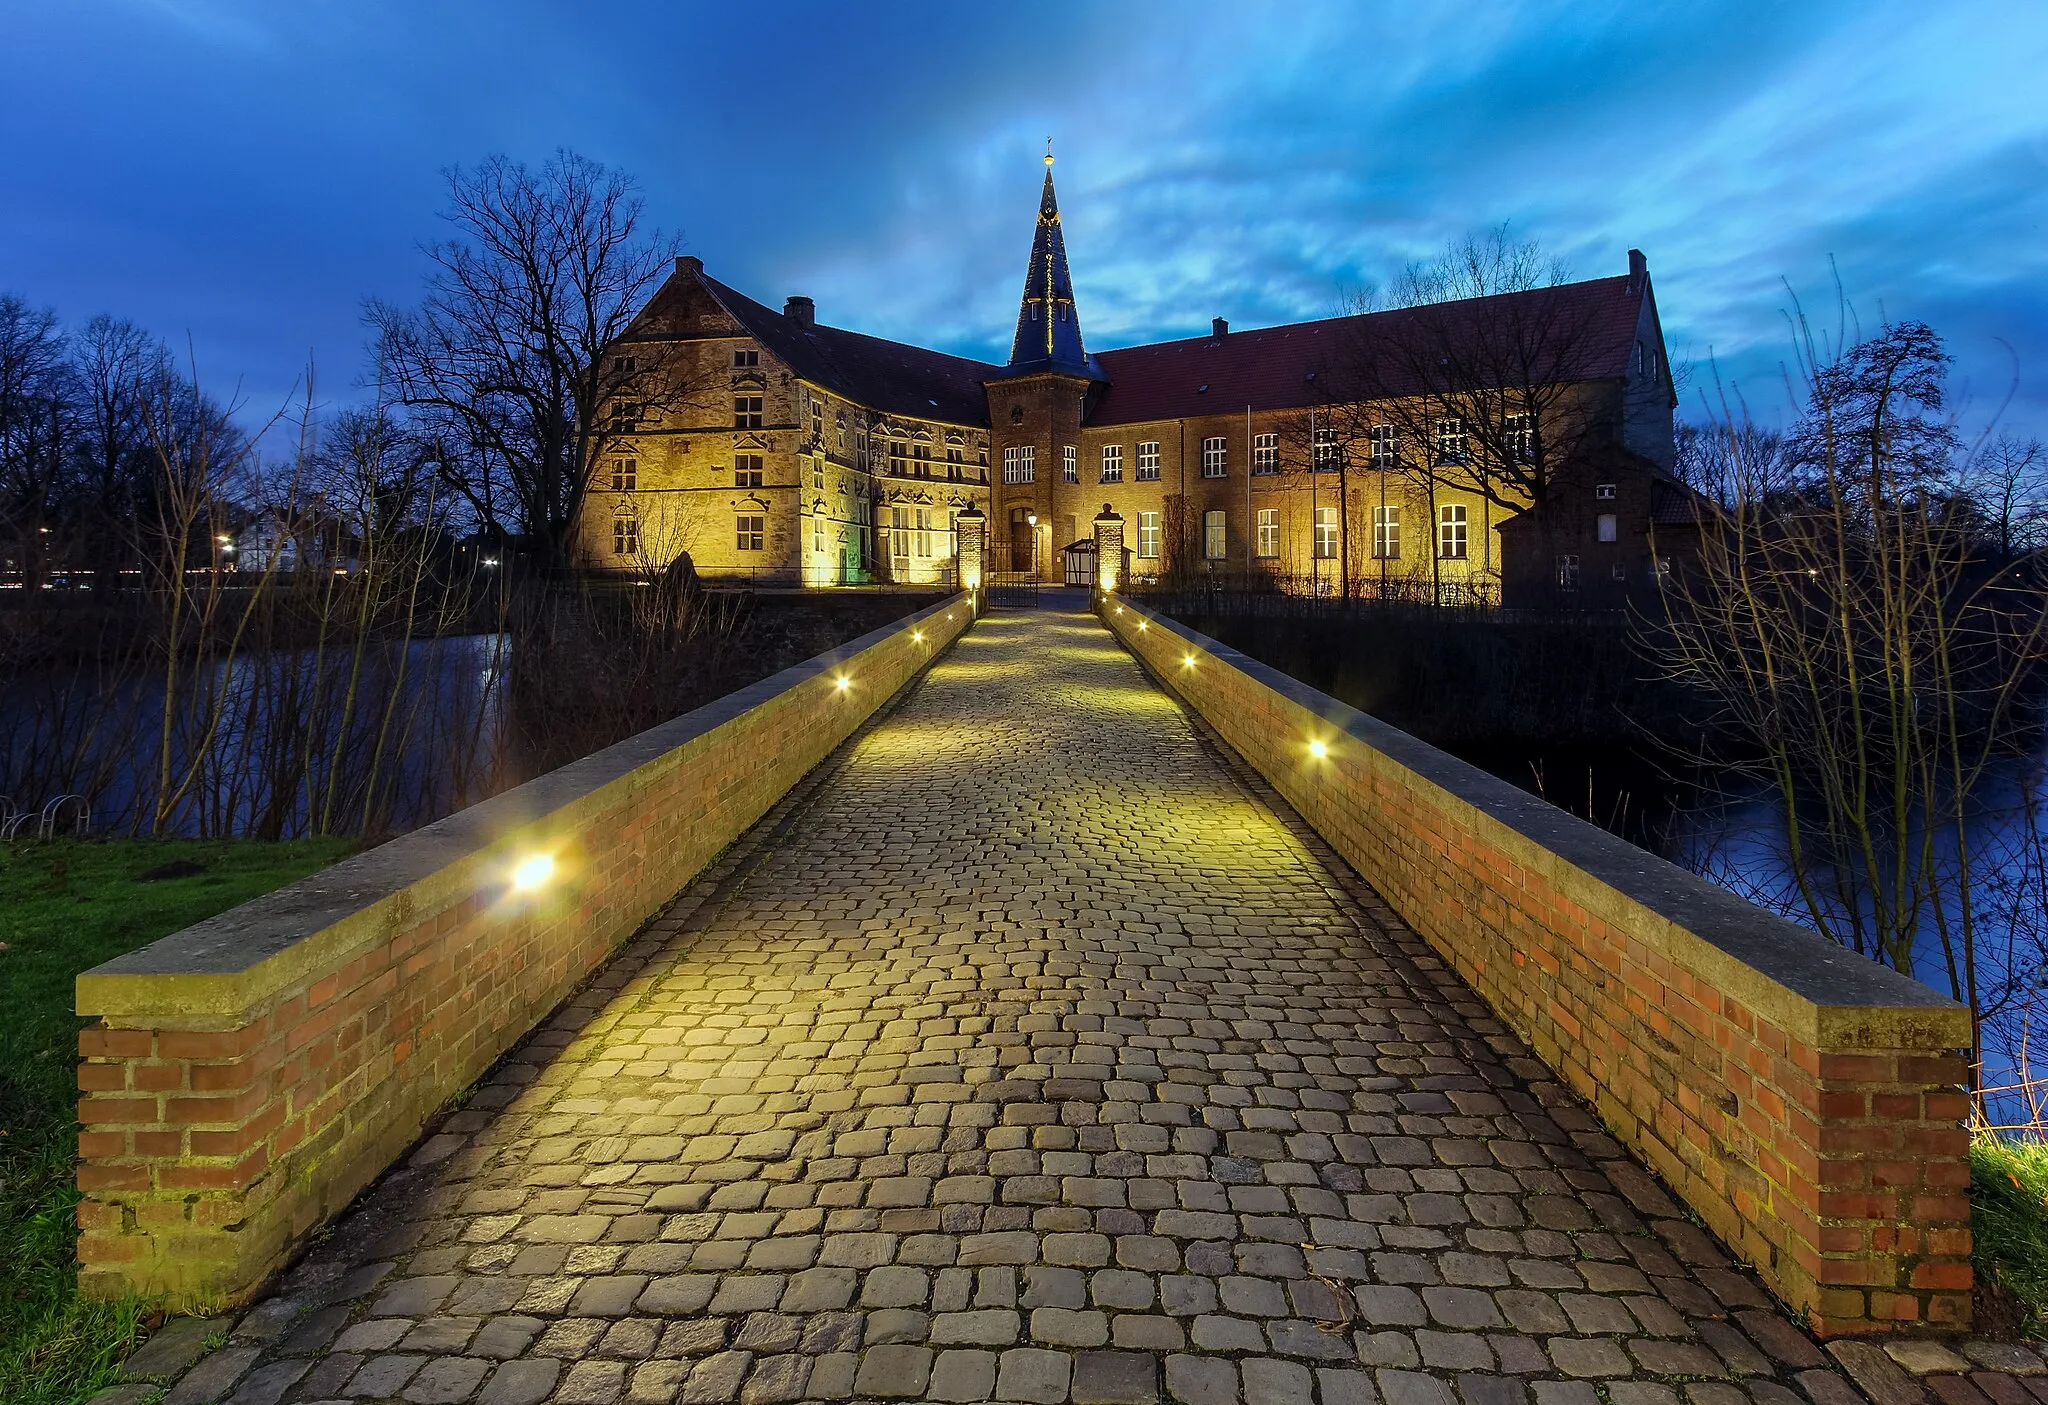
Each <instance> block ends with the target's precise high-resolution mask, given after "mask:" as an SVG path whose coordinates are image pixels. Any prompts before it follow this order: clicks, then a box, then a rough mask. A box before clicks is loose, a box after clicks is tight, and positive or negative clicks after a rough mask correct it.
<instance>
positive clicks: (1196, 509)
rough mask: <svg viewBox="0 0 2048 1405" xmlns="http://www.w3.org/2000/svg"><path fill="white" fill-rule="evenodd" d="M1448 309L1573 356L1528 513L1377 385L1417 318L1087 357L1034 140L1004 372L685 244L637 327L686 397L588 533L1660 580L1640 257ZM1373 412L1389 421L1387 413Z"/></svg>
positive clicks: (1513, 596)
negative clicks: (837, 317) (870, 326)
mask: <svg viewBox="0 0 2048 1405" xmlns="http://www.w3.org/2000/svg"><path fill="white" fill-rule="evenodd" d="M1516 299H1520V300H1523V301H1522V302H1516V301H1514V300H1516ZM1531 300H1540V301H1531ZM1444 309H1447V310H1446V311H1443V312H1441V314H1440V315H1439V316H1438V317H1437V320H1436V321H1435V322H1434V323H1432V324H1431V325H1434V326H1443V325H1449V324H1447V323H1446V322H1445V321H1444V319H1445V318H1446V317H1448V318H1452V319H1454V320H1455V319H1463V323H1462V325H1468V326H1469V328H1470V329H1471V330H1470V335H1471V336H1473V337H1475V338H1477V339H1478V340H1479V341H1481V342H1484V341H1485V339H1486V338H1488V337H1489V336H1492V337H1495V338H1496V339H1499V338H1505V337H1513V336H1518V335H1526V332H1525V331H1516V330H1512V329H1516V328H1521V329H1526V328H1527V327H1530V326H1536V325H1541V326H1544V327H1548V328H1552V329H1553V331H1552V333H1551V334H1552V335H1553V336H1557V335H1559V334H1558V333H1557V332H1556V331H1555V330H1554V329H1555V328H1558V327H1565V326H1568V327H1569V328H1570V329H1571V330H1570V332H1569V336H1570V338H1571V344H1572V350H1571V353H1570V356H1569V358H1568V364H1567V361H1566V359H1565V358H1563V357H1561V356H1560V355H1558V354H1557V353H1554V352H1553V353H1550V355H1551V358H1552V360H1553V361H1554V362H1556V363H1557V364H1558V365H1559V366H1561V367H1563V368H1564V369H1562V370H1561V371H1559V372H1558V373H1557V378H1558V379H1560V380H1566V381H1569V385H1568V386H1567V387H1565V389H1566V394H1565V395H1564V396H1563V397H1562V398H1559V397H1558V396H1557V395H1556V394H1555V393H1552V394H1551V395H1549V397H1548V398H1546V399H1544V402H1543V403H1544V404H1545V405H1546V406H1551V405H1555V406H1559V407H1567V406H1568V407H1569V411H1570V414H1571V416H1572V417H1573V418H1574V419H1575V421H1576V422H1577V423H1578V424H1579V426H1580V432H1577V433H1576V434H1575V435H1574V437H1573V444H1572V452H1571V462H1570V463H1568V464H1565V465H1563V466H1562V467H1561V468H1560V469H1559V470H1558V471H1556V472H1555V473H1553V474H1552V475H1551V476H1550V480H1549V481H1550V482H1551V485H1552V486H1551V488H1550V490H1549V494H1548V502H1547V504H1546V505H1545V506H1544V507H1543V508H1542V509H1541V510H1538V509H1537V508H1536V505H1535V504H1534V503H1533V502H1532V501H1531V499H1530V495H1529V494H1528V493H1527V492H1526V491H1524V492H1520V493H1519V494H1518V493H1517V492H1515V491H1514V490H1512V489H1504V486H1503V485H1504V482H1505V480H1506V479H1508V478H1512V477H1513V476H1514V475H1512V474H1508V475H1503V476H1502V478H1501V479H1499V480H1492V479H1488V478H1487V477H1486V476H1485V474H1484V473H1483V471H1481V470H1479V469H1477V468H1475V467H1474V466H1473V463H1474V460H1473V456H1474V455H1477V454H1480V453H1482V452H1483V450H1482V449H1480V448H1479V447H1478V444H1477V441H1478V440H1479V439H1482V438H1484V436H1469V437H1471V438H1472V439H1473V440H1474V443H1472V444H1469V445H1468V443H1467V442H1466V441H1467V438H1468V436H1467V435H1466V434H1465V433H1463V432H1462V431H1460V430H1459V429H1458V423H1459V421H1458V417H1457V416H1456V415H1455V414H1450V413H1446V414H1443V415H1440V416H1438V417H1436V418H1434V419H1428V418H1418V415H1417V413H1416V411H1417V403H1418V402H1421V401H1427V400H1428V398H1429V397H1430V396H1431V395H1432V394H1441V387H1434V388H1433V387H1431V386H1428V385H1426V384H1422V383H1419V382H1418V383H1416V384H1414V385H1404V384H1403V383H1402V381H1401V379H1400V375H1399V374H1398V373H1396V374H1383V372H1384V371H1385V370H1386V366H1385V365H1381V364H1380V363H1382V362H1385V363H1386V364H1387V365H1392V366H1395V367H1396V368H1397V370H1398V366H1399V364H1400V360H1399V357H1392V359H1391V360H1390V359H1389V357H1390V352H1391V350H1392V349H1397V348H1399V347H1400V346H1401V345H1402V339H1403V338H1404V337H1407V336H1412V335H1414V332H1413V329H1414V328H1415V327H1416V326H1417V325H1418V324H1417V322H1416V318H1417V316H1418V314H1415V313H1412V312H1408V311H1391V312H1380V313H1368V314H1363V315H1359V316H1353V317H1339V318H1330V319H1324V320H1321V321H1316V322H1306V323H1297V324H1293V325H1290V326H1282V327H1271V328H1265V329H1260V330H1254V331H1238V332H1233V331H1231V330H1230V329H1229V327H1228V325H1227V324H1226V323H1225V322H1224V321H1223V319H1221V318H1218V319H1216V321H1215V322H1214V324H1213V327H1212V331H1211V333H1210V335H1208V336H1205V337H1196V338H1189V339H1185V340H1180V341H1171V342H1161V343H1154V344H1151V345H1145V346H1134V347H1128V348H1124V349H1121V350H1114V351H1106V352H1101V353H1090V352H1088V351H1087V349H1086V347H1085V345H1084V343H1083V341H1082V336H1081V326H1080V317H1079V311H1078V308H1077V307H1076V304H1075V300H1074V291H1073V283H1072V279H1071V276H1070V274H1069V271H1068V265H1067V254H1066V247H1065V238H1064V234H1063V231H1062V228H1061V224H1060V214H1059V205H1058V200H1057V197H1056V195H1055V193H1054V188H1053V179H1052V172H1051V169H1050V158H1048V169H1047V171H1046V176H1045V184H1044V189H1043V193H1042V196H1041V200H1040V205H1039V211H1038V218H1037V227H1036V230H1035V233H1034V236H1033V241H1032V249H1031V256H1030V263H1029V267H1028V270H1027V273H1026V277H1025V285H1024V294H1023V298H1022V300H1021V304H1020V307H1019V311H1018V318H1017V330H1016V335H1015V338H1014V341H1013V344H1012V349H1011V354H1010V359H1009V361H1008V363H1007V364H1005V365H1000V366H998V365H993V364H989V363H986V362H980V361H975V360H971V359H968V358H965V357H957V356H950V355H946V354H944V353H941V352H936V351H929V350H926V349H924V348H921V347H916V346H910V345H906V344H904V343H899V342H891V341H886V340H883V339H881V338H877V337H869V336H864V335H862V334H860V333H857V332H851V331H847V330H844V329H842V328H836V327H831V326H828V325H825V324H823V323H820V322H819V321H818V320H817V318H816V316H815V312H814V309H813V306H812V303H811V300H810V299H808V298H803V297H792V298H790V299H789V300H788V301H787V302H786V303H785V305H784V306H783V308H782V310H781V311H779V312H778V311H776V310H774V309H773V308H770V307H767V306H764V305H763V304H761V303H758V302H755V301H754V300H753V299H751V298H748V297H746V296H745V295H744V294H742V293H739V292H738V291H736V290H735V289H732V288H730V287H727V286H726V285H725V284H723V283H720V282H718V281H717V280H716V279H714V278H712V277H711V276H710V275H708V274H707V273H706V272H705V271H704V268H703V265H702V263H701V262H700V261H699V260H697V259H694V258H682V259H678V260H677V262H676V269H675V272H674V274H673V275H672V276H671V277H670V278H669V279H668V280H667V282H666V283H665V284H664V285H663V286H662V287H661V288H660V289H659V290H658V291H657V293H656V294H655V296H654V297H653V298H652V299H651V300H650V301H649V303H648V305H647V307H646V308H645V309H644V310H643V312H642V313H641V315H640V317H639V319H638V320H637V321H636V323H635V325H634V329H633V331H632V333H631V334H630V335H629V337H628V339H627V340H628V341H629V342H632V341H637V342H640V343H643V344H647V343H659V344H660V346H661V349H662V354H663V356H664V358H665V361H664V365H665V367H666V368H668V369H669V370H670V371H672V373H673V375H674V376H675V377H676V378H677V379H678V381H679V383H681V382H687V387H688V388H687V390H686V391H684V392H683V393H680V394H678V395H677V396H675V397H672V398H671V399H670V401H669V402H668V403H667V404H666V405H665V406H664V407H663V408H662V409H661V410H660V411H659V412H649V411H648V410H647V409H646V407H636V409H637V410H638V411H639V413H638V415H637V416H636V418H635V419H634V420H633V421H632V423H631V424H630V425H629V426H628V428H629V429H630V431H631V432H630V433H627V434H624V435H622V436H621V437H620V438H619V439H618V440H617V442H616V443H615V444H614V446H613V447H612V449H611V450H610V451H609V452H608V453H607V454H606V456H605V458H604V460H603V461H601V462H600V463H599V464H598V466H597V472H596V474H595V477H594V481H593V484H592V489H591V492H590V494H589V496H588V499H587V501H586V504H585V508H584V512H583V515H582V518H581V529H580V532H579V536H578V540H579V544H580V550H581V552H582V555H583V557H584V559H585V560H586V561H587V562H588V563H589V564H591V565H594V566H596V567H599V568H609V569H617V570H645V569H649V568H659V567H660V566H662V565H664V564H666V563H667V562H668V561H670V560H672V559H673V558H674V557H675V556H676V555H677V554H679V553H682V552H687V553H689V555H690V557H691V560H692V562H693V564H694V565H695V567H696V569H697V570H698V571H699V573H701V574H702V575H704V576H706V577H709V578H721V577H724V578H749V579H754V580H757V581H761V582H763V583H771V582H772V583H777V584H788V585H796V584H802V585H810V586H831V585H848V584H862V583H915V584H931V583H954V582H955V581H956V578H957V563H956V543H955V526H954V524H955V518H956V517H957V516H958V514H960V513H963V512H966V511H968V510H969V509H974V510H976V511H978V512H980V513H981V514H984V515H985V517H986V520H987V524H988V525H987V552H988V560H987V568H988V570H989V571H990V572H991V573H992V574H994V575H996V576H1002V575H1008V576H1011V577H1013V578H1017V577H1027V576H1028V577H1032V578H1036V579H1039V580H1045V581H1058V580H1061V579H1062V578H1065V577H1069V576H1070V575H1071V562H1070V557H1073V553H1072V552H1070V551H1069V548H1070V547H1071V548H1075V549H1076V550H1085V549H1086V548H1087V546H1088V545H1089V544H1092V541H1093V535H1094V528H1093V525H1092V524H1093V521H1094V519H1095V517H1096V516H1097V515H1098V514H1099V513H1101V512H1103V511H1104V510H1105V509H1108V510H1110V511H1112V512H1114V513H1115V514H1116V515H1117V516H1119V517H1120V518H1121V519H1122V520H1123V524H1124V525H1123V535H1124V541H1125V546H1126V549H1127V550H1128V551H1129V553H1130V555H1129V561H1128V570H1129V573H1130V574H1131V575H1132V576H1134V577H1136V578H1137V579H1139V580H1141V581H1142V580H1147V579H1158V578H1171V579H1188V578H1195V577H1204V576H1218V575H1222V576H1228V577H1231V578H1233V579H1250V580H1252V581H1260V580H1269V581H1270V582H1271V583H1272V584H1273V585H1275V586H1277V587H1280V588H1288V589H1308V590H1315V591H1317V592H1320V593H1335V592H1337V591H1339V590H1342V591H1346V592H1348V593H1372V592H1380V593H1398V594H1402V595H1406V596H1419V597H1421V598H1428V599H1435V600H1439V601H1469V600H1479V601H1502V600H1504V601H1506V602H1507V603H1510V604H1514V603H1536V602H1537V600H1538V598H1539V597H1543V596H1549V595H1555V594H1558V593H1562V594H1564V595H1566V596H1567V597H1569V600H1570V602H1571V603H1574V604H1579V605H1587V606H1597V605H1611V604H1615V603H1619V602H1620V601H1621V600H1622V599H1624V598H1626V597H1627V595H1628V594H1629V593H1631V592H1632V591H1634V590H1637V589H1640V588H1643V587H1645V586H1648V585H1654V583H1655V582H1656V580H1657V578H1658V576H1659V574H1660V573H1661V572H1662V571H1664V570H1667V569H1669V561H1670V553H1671V552H1672V551H1673V550H1679V551H1683V550H1684V549H1685V540H1686V534H1687V533H1688V532H1690V531H1693V530H1696V527H1697V519H1698V513H1699V509H1698V507H1697V505H1696V499H1694V497H1693V495H1692V494H1690V493H1689V492H1688V491H1687V490H1685V489H1684V488H1683V487H1682V486H1680V485H1679V484H1678V483H1677V482H1676V480H1674V479H1673V478H1672V477H1671V475H1670V471H1669V470H1670V465H1671V461H1672V423H1671V413H1672V410H1673V409H1674V408H1675V406H1676V398H1675V396H1674V394H1673V392H1672V387H1671V380H1670V375H1669V369H1668V367H1669V363H1668V360H1667V359H1666V357H1665V354H1664V345H1663V336H1662V330H1661V326H1660V324H1659V321H1658V317H1657V311H1656V301H1655V296H1654V294H1653V292H1652V289H1651V286H1650V280H1649V275H1648V270H1647V266H1646V264H1645V262H1644V260H1643V257H1642V255H1641V254H1638V253H1634V252H1633V251H1632V252H1631V254H1630V268H1629V271H1628V273H1627V274H1626V275H1623V276H1620V277H1614V278H1605V279H1595V280H1590V281H1586V282H1579V283H1571V284H1565V285H1562V286H1560V287H1557V288H1551V289H1542V290H1533V291H1530V292H1521V293H1507V294H1498V295H1495V296H1494V297H1491V298H1479V299H1472V300H1470V301H1469V302H1467V303H1452V304H1445V305H1444ZM1532 309H1533V310H1534V311H1535V312H1536V313H1537V314H1538V316H1536V317H1532V316H1530V315H1526V313H1527V312H1528V311H1529V310H1532ZM1409 350H1410V351H1412V350H1413V347H1412V346H1411V347H1410V348H1409ZM1411 360H1412V357H1411ZM1489 364H1491V363H1489ZM1410 374H1411V375H1412V373H1410ZM1555 389H1556V388H1555V387H1551V390H1552V392H1554V391H1555ZM1445 403H1446V405H1449V404H1452V403H1453V402H1452V401H1451V399H1450V398H1448V397H1447V396H1446V397H1445ZM1380 405H1384V406H1387V407H1389V408H1393V407H1399V408H1402V409H1403V410H1405V411H1406V413H1404V414H1401V415H1394V414H1391V413H1390V414H1388V415H1386V416H1384V418H1386V419H1388V420H1389V422H1390V423H1389V425H1387V426H1383V425H1381V424H1379V423H1378V422H1377V420H1378V419H1379V418H1381V416H1379V415H1378V414H1377V411H1376V409H1375V407H1376V406H1380ZM1544 413H1545V414H1550V413H1552V411H1551V410H1549V409H1547V408H1546V410H1545V412H1544ZM1558 413H1559V414H1560V416H1561V415H1562V413H1563V411H1562V409H1560V410H1559V411H1558ZM1527 418H1528V419H1529V420H1530V428H1529V430H1528V431H1527V432H1528V433H1529V434H1530V435H1531V436H1532V438H1533V435H1534V434H1535V433H1536V432H1537V427H1536V425H1535V418H1536V417H1535V416H1534V415H1531V416H1528V417H1527ZM1394 422H1398V423H1401V424H1405V425H1407V426H1409V428H1408V429H1407V430H1406V431H1405V432H1404V434H1403V435H1400V436H1397V435H1396V433H1395V431H1394V430H1393V428H1392V427H1391V424H1392V423H1394ZM1417 439H1425V440H1427V441H1429V442H1424V443H1421V444H1417V443H1415V442H1414V441H1416V440H1417ZM1404 440H1405V442H1402V441H1404ZM1492 442H1494V444H1495V445H1496V449H1497V447H1498V436H1495V439H1494V440H1493V441H1492ZM1431 465H1441V468H1437V467H1431ZM1454 470H1455V471H1454ZM1489 484H1490V485H1491V490H1490V491H1481V489H1482V488H1485V487H1487V486H1488V485H1489ZM1076 559H1078V558H1076ZM1082 578H1092V568H1089V570H1088V571H1087V573H1086V575H1085V576H1084V577H1082Z"/></svg>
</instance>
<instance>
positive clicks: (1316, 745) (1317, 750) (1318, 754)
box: [1308, 742, 1330, 761]
mask: <svg viewBox="0 0 2048 1405" xmlns="http://www.w3.org/2000/svg"><path fill="white" fill-rule="evenodd" d="M1308 754H1309V755H1310V756H1313V757H1315V759H1316V760H1318V761H1320V760H1322V759H1323V758H1324V757H1325V756H1328V755H1329V754H1330V748H1329V747H1327V746H1325V745H1323V743H1321V742H1310V743H1309V744H1308Z"/></svg>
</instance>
